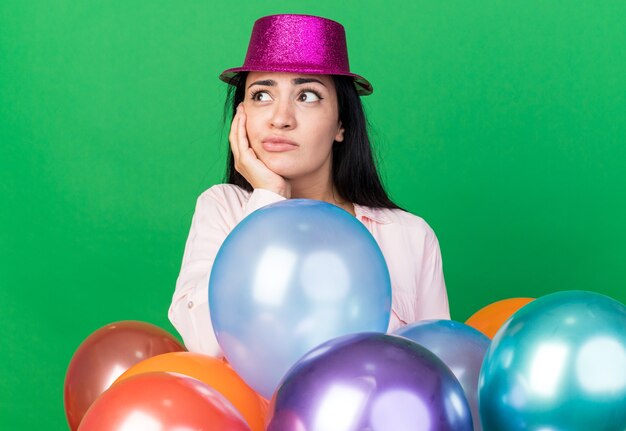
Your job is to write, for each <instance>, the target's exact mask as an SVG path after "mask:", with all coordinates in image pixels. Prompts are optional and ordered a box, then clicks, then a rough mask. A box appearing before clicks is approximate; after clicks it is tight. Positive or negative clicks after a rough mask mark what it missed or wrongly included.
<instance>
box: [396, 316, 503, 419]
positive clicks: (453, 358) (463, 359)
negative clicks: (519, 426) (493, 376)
mask: <svg viewBox="0 0 626 431" xmlns="http://www.w3.org/2000/svg"><path fill="white" fill-rule="evenodd" d="M394 334H395V335H400V336H402V337H406V338H408V339H409V340H411V341H414V342H416V343H418V344H420V345H422V346H424V347H426V348H427V349H428V350H430V351H431V352H433V353H434V354H435V355H437V357H438V358H439V359H441V360H442V361H443V363H444V364H446V365H447V366H448V368H450V370H451V371H452V372H453V373H454V375H455V376H456V378H457V379H458V380H459V383H461V386H462V387H463V391H465V397H466V398H467V401H468V402H469V405H470V410H471V411H472V417H473V421H474V431H481V430H482V426H481V423H480V414H479V411H478V376H479V375H480V367H481V366H482V364H483V359H484V358H485V354H486V353H487V349H488V348H489V345H490V343H491V340H489V338H487V337H486V336H485V335H484V334H483V333H482V332H480V331H477V330H476V329H474V328H472V327H471V326H468V325H465V324H463V323H459V322H455V321H453V320H423V321H421V322H417V323H413V324H411V325H408V326H404V327H402V328H400V329H398V330H396V331H395V332H394Z"/></svg>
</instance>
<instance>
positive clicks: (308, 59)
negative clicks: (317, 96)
mask: <svg viewBox="0 0 626 431" xmlns="http://www.w3.org/2000/svg"><path fill="white" fill-rule="evenodd" d="M244 67H249V68H252V69H257V70H262V69H263V68H267V67H271V69H272V70H277V69H280V68H285V70H292V69H293V68H296V67H305V68H307V69H308V70H311V72H314V71H316V70H318V71H319V73H324V74H333V73H337V74H340V73H349V72H350V65H349V61H348V50H347V46H346V33H345V30H344V27H343V26H342V25H341V24H339V23H338V22H336V21H333V20H330V19H327V18H322V17H318V16H311V15H294V14H284V15H271V16H266V17H263V18H259V19H258V20H257V21H256V22H255V23H254V27H253V29H252V35H251V37H250V44H249V45H248V51H247V54H246V59H245V61H244Z"/></svg>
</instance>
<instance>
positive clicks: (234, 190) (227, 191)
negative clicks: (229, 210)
mask: <svg viewBox="0 0 626 431" xmlns="http://www.w3.org/2000/svg"><path fill="white" fill-rule="evenodd" d="M249 196H250V193H249V192H247V191H245V190H244V189H242V188H241V187H239V186H236V185H234V184H215V185H213V186H211V187H209V188H208V189H206V190H205V191H203V192H202V193H201V194H200V196H199V197H198V200H204V199H212V200H219V201H222V200H230V199H238V200H241V199H247V198H248V197H249Z"/></svg>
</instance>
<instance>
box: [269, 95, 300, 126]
mask: <svg viewBox="0 0 626 431" xmlns="http://www.w3.org/2000/svg"><path fill="white" fill-rule="evenodd" d="M270 123H271V126H272V127H273V128H275V129H293V128H294V127H295V126H296V118H295V115H294V106H293V103H291V101H289V100H281V101H278V102H277V103H275V104H274V110H273V112H272V117H271V119H270Z"/></svg>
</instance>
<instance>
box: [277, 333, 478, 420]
mask: <svg viewBox="0 0 626 431" xmlns="http://www.w3.org/2000/svg"><path fill="white" fill-rule="evenodd" d="M356 430H370V431H389V430H393V431H432V430H438V431H452V430H454V431H472V417H471V414H470V409H469V404H468V403H467V400H466V398H465V395H464V393H463V389H462V388H461V385H460V383H459V382H458V380H457V379H456V377H454V374H453V373H452V371H450V369H449V368H448V367H447V366H446V365H445V364H444V363H443V362H442V361H441V360H440V359H439V358H437V357H436V356H435V355H434V354H433V353H432V352H430V351H429V350H428V349H426V348H425V347H422V346H420V345H419V344H416V343H414V342H412V341H410V340H407V339H405V338H402V337H396V336H392V335H386V334H381V333H360V334H351V335H346V336H343V337H339V338H335V339H333V340H330V341H328V342H326V343H324V344H322V345H320V346H319V347H317V348H315V349H313V350H311V351H310V352H309V353H307V354H306V355H305V356H304V357H303V358H301V359H300V360H299V361H298V362H297V363H296V364H295V365H294V366H293V367H292V368H291V370H289V372H288V373H287V374H286V376H285V377H284V378H283V380H282V382H281V383H280V385H279V386H278V389H277V391H276V393H275V394H274V399H273V400H272V417H271V420H270V424H269V426H268V431H356Z"/></svg>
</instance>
